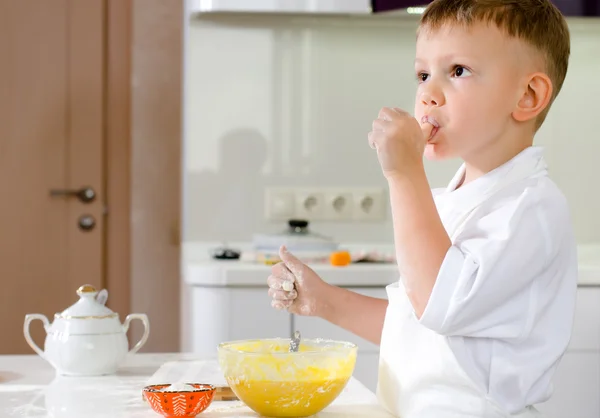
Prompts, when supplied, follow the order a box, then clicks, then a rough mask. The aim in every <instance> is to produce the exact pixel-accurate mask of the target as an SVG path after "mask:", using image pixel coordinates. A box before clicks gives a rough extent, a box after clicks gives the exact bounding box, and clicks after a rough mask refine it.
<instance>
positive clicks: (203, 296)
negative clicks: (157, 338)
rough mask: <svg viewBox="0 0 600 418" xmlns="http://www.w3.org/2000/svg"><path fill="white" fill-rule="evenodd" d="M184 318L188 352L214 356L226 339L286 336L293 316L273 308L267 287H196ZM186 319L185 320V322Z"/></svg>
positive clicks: (288, 334)
mask: <svg viewBox="0 0 600 418" xmlns="http://www.w3.org/2000/svg"><path fill="white" fill-rule="evenodd" d="M191 292H192V295H191V300H190V302H189V307H188V311H189V312H191V314H190V317H187V318H185V320H186V321H185V322H186V323H187V324H188V325H186V329H183V330H182V332H191V335H190V336H189V337H188V338H187V339H186V340H187V341H188V342H189V343H188V344H189V346H186V347H184V350H185V351H190V352H193V353H198V354H203V355H208V356H215V355H216V349H217V345H219V343H221V342H224V341H232V340H244V339H251V338H277V337H279V338H287V337H289V336H290V335H291V329H292V328H291V319H290V318H291V316H290V314H289V313H287V312H285V311H277V310H275V309H273V308H272V307H271V298H270V297H269V295H268V294H267V289H266V287H260V288H258V287H256V288H255V287H248V288H244V287H193V288H191ZM182 322H183V321H182Z"/></svg>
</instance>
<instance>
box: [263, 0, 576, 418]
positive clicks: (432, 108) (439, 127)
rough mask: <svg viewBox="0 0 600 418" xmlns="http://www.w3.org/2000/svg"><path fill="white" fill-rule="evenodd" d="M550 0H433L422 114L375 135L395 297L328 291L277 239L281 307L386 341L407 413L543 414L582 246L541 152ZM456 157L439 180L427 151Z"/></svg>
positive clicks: (422, 42)
mask: <svg viewBox="0 0 600 418" xmlns="http://www.w3.org/2000/svg"><path fill="white" fill-rule="evenodd" d="M569 42H570V41H569V31H568V28H567V25H566V22H565V20H564V18H563V16H562V15H561V14H560V12H559V11H558V10H557V9H556V8H555V7H554V6H553V5H552V4H551V3H550V0H434V1H433V2H432V3H431V4H430V5H429V7H428V8H427V10H426V11H425V13H424V15H423V17H422V20H421V24H420V27H419V30H418V36H417V48H416V61H415V72H416V76H417V79H418V83H419V86H418V90H417V97H416V104H415V117H414V118H413V117H412V116H410V115H409V114H407V113H406V112H404V111H402V110H400V109H392V108H383V109H382V110H381V111H380V112H379V116H378V118H377V119H376V120H375V121H374V122H373V129H372V132H370V133H369V143H370V144H371V146H372V147H374V148H375V149H376V150H377V156H378V158H379V162H380V164H381V167H382V169H383V174H384V175H385V178H386V179H387V181H388V184H389V191H390V200H391V208H392V216H393V224H394V236H395V248H396V255H397V259H398V266H399V272H400V280H399V282H398V283H395V284H392V285H390V286H388V288H387V292H388V300H380V299H375V298H370V297H366V296H363V295H359V294H356V293H353V292H350V291H348V290H346V289H341V288H337V287H334V286H331V285H329V284H327V283H326V282H324V281H323V280H322V279H321V278H319V277H318V276H317V275H316V274H315V273H314V271H312V270H311V269H310V268H309V267H307V266H306V265H304V264H302V263H301V262H300V261H299V260H298V259H297V258H295V257H294V256H293V255H292V254H290V253H288V252H287V250H286V249H285V248H282V251H281V257H282V260H283V262H282V263H280V264H278V265H276V266H274V267H273V269H272V274H271V276H270V277H269V278H268V284H269V287H270V289H269V294H270V295H271V297H272V298H273V306H274V307H276V308H279V309H288V310H289V311H290V312H293V313H296V314H300V315H314V316H318V317H321V318H324V319H326V320H328V321H330V322H332V323H334V324H337V325H339V326H341V327H343V328H345V329H347V330H350V331H352V332H354V333H355V334H357V335H359V336H361V337H363V338H366V339H368V340H370V341H372V342H374V343H377V344H380V346H381V349H380V350H381V351H380V368H379V384H378V390H377V392H378V397H379V399H380V402H381V403H382V405H383V406H384V407H385V408H386V409H387V410H389V411H390V412H391V413H392V414H394V415H396V416H399V417H402V418H451V417H452V418H470V417H472V418H475V417H477V418H488V417H489V418H495V417H498V418H499V417H509V416H511V417H521V418H529V417H537V416H540V415H539V412H537V411H536V409H535V408H534V407H533V406H532V405H535V404H537V403H541V402H544V401H546V400H547V399H548V398H549V397H550V395H551V393H552V383H551V382H552V377H553V374H554V372H555V370H556V367H557V365H558V363H559V361H560V359H561V357H562V355H563V354H564V352H565V350H566V348H567V345H568V343H569V339H570V336H571V328H572V321H573V316H574V306H575V293H576V282H577V260H576V259H577V257H576V245H575V240H574V236H573V232H572V227H571V222H570V214H569V210H568V207H567V203H566V201H565V198H564V196H563V195H562V194H561V192H560V191H559V190H558V188H557V187H556V185H555V184H554V183H553V182H552V181H551V180H550V179H549V177H548V172H547V168H546V164H545V162H544V159H543V157H542V151H541V150H540V149H538V148H536V147H533V146H532V143H533V137H534V135H535V133H536V131H537V130H538V128H539V127H540V125H541V124H542V122H543V121H544V118H545V116H546V114H547V112H548V109H549V107H550V105H551V104H552V102H553V100H554V99H555V98H556V95H557V94H558V92H559V90H560V88H561V86H562V83H563V80H564V78H565V74H566V72H567V66H568V59H569V53H570V45H569ZM423 155H425V156H426V157H427V158H429V159H434V160H439V159H445V158H451V157H460V158H461V159H462V160H463V161H464V164H463V165H462V167H461V168H460V169H459V171H458V172H457V173H456V175H455V176H454V178H453V179H452V181H451V182H450V184H449V186H448V187H447V188H445V189H443V190H434V191H433V193H432V191H431V190H430V189H429V186H428V183H427V179H426V176H425V170H424V168H423V160H422V157H423Z"/></svg>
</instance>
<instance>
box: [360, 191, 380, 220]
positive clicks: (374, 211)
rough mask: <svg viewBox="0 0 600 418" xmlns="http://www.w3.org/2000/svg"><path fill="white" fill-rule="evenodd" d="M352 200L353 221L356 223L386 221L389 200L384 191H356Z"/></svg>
mask: <svg viewBox="0 0 600 418" xmlns="http://www.w3.org/2000/svg"><path fill="white" fill-rule="evenodd" d="M352 198H353V199H352V203H353V205H352V219H354V220H355V221H383V220H385V215H386V210H385V209H386V206H387V199H386V194H385V190H384V189H378V188H373V189H354V190H353V192H352Z"/></svg>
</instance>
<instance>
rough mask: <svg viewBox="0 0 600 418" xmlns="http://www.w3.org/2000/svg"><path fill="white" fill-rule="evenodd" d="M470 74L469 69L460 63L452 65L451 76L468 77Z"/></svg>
mask: <svg viewBox="0 0 600 418" xmlns="http://www.w3.org/2000/svg"><path fill="white" fill-rule="evenodd" d="M470 75H471V71H469V70H468V69H467V68H465V67H463V66H462V65H457V66H456V67H454V70H453V71H452V76H453V77H468V76H470Z"/></svg>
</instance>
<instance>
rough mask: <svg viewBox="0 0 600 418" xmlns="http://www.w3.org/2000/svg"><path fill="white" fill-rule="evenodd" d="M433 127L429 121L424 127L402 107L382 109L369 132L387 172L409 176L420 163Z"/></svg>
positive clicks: (388, 173)
mask: <svg viewBox="0 0 600 418" xmlns="http://www.w3.org/2000/svg"><path fill="white" fill-rule="evenodd" d="M432 129H433V126H432V125H430V124H429V123H424V124H423V126H420V125H419V122H417V120H416V119H415V118H414V117H412V116H411V115H410V114H408V113H407V112H405V111H403V110H402V109H398V108H393V109H392V108H389V107H384V108H382V109H381V110H380V111H379V115H378V117H377V119H375V120H374V121H373V130H372V131H371V132H369V145H371V148H374V149H376V150H377V157H378V158H379V164H381V168H382V170H383V175H384V176H385V177H386V178H388V179H389V178H391V177H394V176H396V175H406V174H407V173H409V172H410V171H411V170H412V169H413V168H414V167H415V165H416V164H420V163H421V162H422V159H423V152H424V150H425V144H426V143H427V140H428V139H429V137H430V136H431V131H432Z"/></svg>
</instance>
